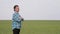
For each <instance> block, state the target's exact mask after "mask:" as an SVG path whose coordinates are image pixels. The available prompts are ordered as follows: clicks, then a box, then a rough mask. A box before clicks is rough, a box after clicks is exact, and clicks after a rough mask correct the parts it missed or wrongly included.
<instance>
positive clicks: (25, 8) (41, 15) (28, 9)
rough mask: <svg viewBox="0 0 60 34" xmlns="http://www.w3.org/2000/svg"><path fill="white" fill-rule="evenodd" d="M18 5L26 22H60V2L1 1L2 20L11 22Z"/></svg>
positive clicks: (43, 0) (0, 17) (54, 0)
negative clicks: (15, 6)
mask: <svg viewBox="0 0 60 34" xmlns="http://www.w3.org/2000/svg"><path fill="white" fill-rule="evenodd" d="M16 4H17V5H19V6H20V12H19V13H20V15H21V16H22V17H23V18H24V19H25V20H60V0H0V20H11V19H12V14H13V12H14V11H13V6H14V5H16Z"/></svg>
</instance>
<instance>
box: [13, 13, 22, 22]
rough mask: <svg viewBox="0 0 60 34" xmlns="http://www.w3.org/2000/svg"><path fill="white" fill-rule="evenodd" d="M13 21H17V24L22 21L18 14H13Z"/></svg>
mask: <svg viewBox="0 0 60 34" xmlns="http://www.w3.org/2000/svg"><path fill="white" fill-rule="evenodd" d="M12 20H13V21H16V22H19V21H21V19H20V18H19V16H18V15H17V14H13V18H12Z"/></svg>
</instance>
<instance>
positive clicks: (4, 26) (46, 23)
mask: <svg viewBox="0 0 60 34" xmlns="http://www.w3.org/2000/svg"><path fill="white" fill-rule="evenodd" d="M11 24H12V22H11V20H0V34H12V27H11ZM21 34H60V20H25V21H24V22H23V23H22V28H21Z"/></svg>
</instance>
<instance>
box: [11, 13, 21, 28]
mask: <svg viewBox="0 0 60 34" xmlns="http://www.w3.org/2000/svg"><path fill="white" fill-rule="evenodd" d="M15 28H17V29H20V28H21V18H20V15H19V13H17V12H15V13H14V14H13V17H12V29H15Z"/></svg>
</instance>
